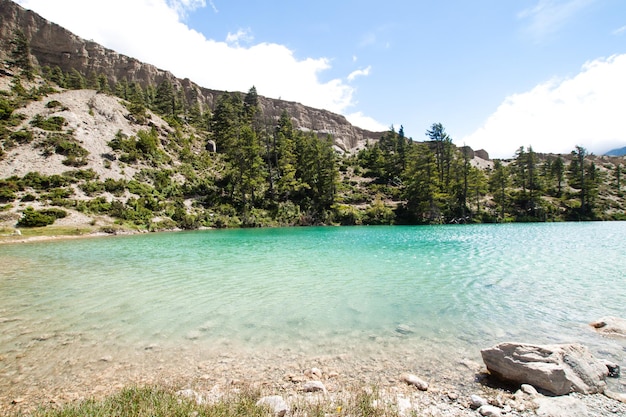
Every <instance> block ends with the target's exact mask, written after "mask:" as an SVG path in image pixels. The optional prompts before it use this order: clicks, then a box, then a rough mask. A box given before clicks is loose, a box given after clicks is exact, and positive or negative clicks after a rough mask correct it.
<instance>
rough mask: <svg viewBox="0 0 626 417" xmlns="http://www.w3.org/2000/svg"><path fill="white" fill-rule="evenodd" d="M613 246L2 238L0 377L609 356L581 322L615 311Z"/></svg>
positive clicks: (589, 242) (446, 239) (517, 228)
mask: <svg viewBox="0 0 626 417" xmlns="http://www.w3.org/2000/svg"><path fill="white" fill-rule="evenodd" d="M624 253H626V223H621V222H619V223H618V222H615V223H577V224H574V223H565V224H530V225H478V226H438V227H354V228H293V229H263V230H227V231H202V232H193V233H164V234H151V235H139V236H129V237H116V238H94V239H85V240H69V241H56V242H46V243H33V244H20V245H4V246H2V247H0V265H2V267H1V268H0V358H1V359H2V360H0V380H1V381H5V383H6V384H8V383H15V382H17V383H20V381H22V382H23V381H24V380H27V379H28V378H29V377H33V376H34V377H35V379H36V380H41V381H48V382H49V383H50V384H55V383H56V384H59V383H68V381H65V382H63V381H61V382H59V380H60V379H61V380H62V379H63V377H64V375H74V376H73V377H72V378H74V379H75V374H73V373H72V368H76V369H78V368H80V369H83V370H84V369H87V370H91V371H92V374H94V375H97V378H106V377H111V378H112V375H109V374H107V373H106V372H103V370H102V369H103V368H106V369H111V367H110V365H111V363H112V362H115V363H116V367H115V373H116V375H119V374H120V372H121V373H124V372H126V373H127V374H128V375H131V374H132V375H135V376H137V375H141V374H142V372H145V371H146V369H148V368H150V369H154V367H155V366H156V367H161V368H162V370H163V372H166V371H167V370H166V369H165V368H167V366H166V365H165V364H168V363H170V364H174V363H175V364H176V366H178V367H184V366H186V365H183V364H182V363H181V361H184V362H185V363H186V364H187V365H189V364H196V365H197V364H198V363H203V362H202V361H203V360H204V361H206V360H207V358H213V357H220V355H225V354H228V355H234V357H235V358H239V359H242V358H246V359H245V360H247V361H254V360H262V359H261V358H264V359H263V360H264V361H265V363H272V361H276V360H278V361H280V362H283V363H284V362H285V361H289V360H296V359H297V358H302V357H307V356H311V355H315V356H316V357H318V358H319V357H321V356H324V355H326V356H325V357H327V358H335V359H333V360H337V358H342V360H343V361H344V363H346V362H349V361H350V360H352V361H354V362H355V363H356V362H358V361H360V360H366V359H367V358H378V359H379V360H380V361H382V362H381V363H386V365H385V366H387V367H388V368H390V367H393V366H391V365H390V363H394V362H395V363H397V362H403V363H402V364H401V365H399V366H405V367H406V362H405V361H406V358H411V359H410V363H411V365H410V366H412V367H415V368H421V369H428V368H429V367H433V366H437V367H438V368H439V369H441V368H445V367H446V366H448V367H453V366H454V364H456V363H458V361H451V360H450V358H469V359H471V360H474V361H479V360H480V356H479V350H480V348H482V347H485V346H489V345H491V344H494V343H497V342H500V341H505V340H518V341H525V342H534V343H562V342H574V341H576V342H581V343H584V344H586V345H588V346H590V347H591V348H592V350H593V351H594V352H596V353H597V354H600V355H602V356H603V357H607V358H608V359H611V360H613V361H616V362H618V363H622V364H623V358H624V353H625V352H624V343H623V341H619V340H612V339H606V338H601V337H599V336H597V335H596V334H595V333H593V332H592V331H590V329H589V327H588V326H587V323H588V322H590V321H593V320H596V319H598V318H600V317H602V316H605V315H616V316H620V315H621V316H624V314H625V313H624V307H623V306H624V305H626V285H625V284H626V258H625V257H624V256H623V255H624ZM181 358H186V359H181ZM252 358H256V359H252ZM276 358H278V359H276ZM329 360H330V359H329ZM218 363H219V361H218ZM123 364H126V365H123ZM155 364H156V365H155ZM159 364H160V365H159ZM124 366H127V369H126V370H124V369H125V368H124ZM191 366H193V365H191ZM380 366H382V365H380ZM120 367H121V368H120ZM138 369H139V370H138ZM111 372H113V371H111ZM424 372H427V371H426V370H425V371H424ZM94 375H92V376H91V378H96V376H94ZM72 378H70V377H68V379H72ZM43 385H45V384H43ZM0 388H1V387H0Z"/></svg>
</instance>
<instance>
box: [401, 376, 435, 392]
mask: <svg viewBox="0 0 626 417" xmlns="http://www.w3.org/2000/svg"><path fill="white" fill-rule="evenodd" d="M400 380H401V381H402V382H406V383H407V384H409V385H413V386H414V387H415V388H417V389H418V390H420V391H428V382H426V381H424V380H423V379H420V378H419V377H417V376H416V375H413V374H402V376H401V377H400Z"/></svg>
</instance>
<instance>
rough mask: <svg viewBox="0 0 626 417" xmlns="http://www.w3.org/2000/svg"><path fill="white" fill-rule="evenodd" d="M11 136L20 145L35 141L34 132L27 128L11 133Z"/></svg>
mask: <svg viewBox="0 0 626 417" xmlns="http://www.w3.org/2000/svg"><path fill="white" fill-rule="evenodd" d="M9 138H11V140H13V141H15V142H17V143H19V144H20V145H24V144H27V143H31V142H32V141H33V132H31V131H30V130H26V129H20V130H18V131H17V132H13V133H11V134H10V135H9Z"/></svg>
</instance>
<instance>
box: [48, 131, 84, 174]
mask: <svg viewBox="0 0 626 417" xmlns="http://www.w3.org/2000/svg"><path fill="white" fill-rule="evenodd" d="M39 146H40V147H42V148H43V149H44V151H43V152H44V155H50V154H52V153H56V154H59V155H63V156H65V157H66V158H65V159H64V160H63V165H68V166H74V167H79V166H84V165H87V161H86V159H85V158H86V157H87V156H88V155H89V151H87V149H85V148H83V147H82V146H80V144H79V143H78V141H77V140H76V139H74V137H72V136H71V135H69V134H66V133H52V134H48V135H47V136H46V138H45V139H44V140H43V141H42V142H41V143H40V144H39Z"/></svg>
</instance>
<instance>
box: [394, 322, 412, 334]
mask: <svg viewBox="0 0 626 417" xmlns="http://www.w3.org/2000/svg"><path fill="white" fill-rule="evenodd" d="M396 333H400V334H411V333H413V330H412V329H411V327H409V326H408V325H407V324H399V325H398V327H396Z"/></svg>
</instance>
